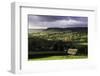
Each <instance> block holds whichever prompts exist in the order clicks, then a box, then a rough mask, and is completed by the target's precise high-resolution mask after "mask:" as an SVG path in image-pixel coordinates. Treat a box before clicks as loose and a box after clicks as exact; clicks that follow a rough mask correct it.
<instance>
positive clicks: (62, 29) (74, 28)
mask: <svg viewBox="0 0 100 76" xmlns="http://www.w3.org/2000/svg"><path fill="white" fill-rule="evenodd" d="M87 30H88V28H87V27H71V28H57V27H56V28H47V29H29V30H28V31H29V33H32V32H43V31H51V32H53V31H56V32H57V31H58V32H61V31H87Z"/></svg>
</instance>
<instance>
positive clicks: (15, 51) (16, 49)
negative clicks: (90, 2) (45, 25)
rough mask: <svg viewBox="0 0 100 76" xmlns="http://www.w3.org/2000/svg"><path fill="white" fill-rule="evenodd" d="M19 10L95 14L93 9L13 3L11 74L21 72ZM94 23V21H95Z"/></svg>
mask: <svg viewBox="0 0 100 76" xmlns="http://www.w3.org/2000/svg"><path fill="white" fill-rule="evenodd" d="M21 8H39V9H41V8H42V9H52V10H53V9H56V10H72V11H91V12H94V13H95V17H96V8H94V7H75V6H74V7H73V6H68V8H56V7H44V6H34V4H30V3H20V2H13V3H12V4H11V72H12V73H21V72H22V70H23V69H22V51H21V49H22V48H21V37H22V34H21V25H22V24H21V12H22V11H21ZM95 23H96V21H95Z"/></svg>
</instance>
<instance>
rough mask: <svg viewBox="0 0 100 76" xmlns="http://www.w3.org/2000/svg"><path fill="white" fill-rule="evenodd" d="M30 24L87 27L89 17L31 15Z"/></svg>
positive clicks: (29, 17)
mask: <svg viewBox="0 0 100 76" xmlns="http://www.w3.org/2000/svg"><path fill="white" fill-rule="evenodd" d="M28 21H29V24H30V26H41V27H87V25H88V17H78V16H49V15H29V16H28Z"/></svg>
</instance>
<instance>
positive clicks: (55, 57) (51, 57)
mask: <svg viewBox="0 0 100 76" xmlns="http://www.w3.org/2000/svg"><path fill="white" fill-rule="evenodd" d="M86 58H88V57H87V56H70V55H69V56H48V57H44V58H33V59H29V60H63V59H86Z"/></svg>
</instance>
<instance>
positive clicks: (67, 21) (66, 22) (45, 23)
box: [29, 19, 87, 29]
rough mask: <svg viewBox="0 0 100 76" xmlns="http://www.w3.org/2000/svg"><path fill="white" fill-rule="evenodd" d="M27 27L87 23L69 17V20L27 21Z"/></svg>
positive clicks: (73, 25) (43, 27)
mask: <svg viewBox="0 0 100 76" xmlns="http://www.w3.org/2000/svg"><path fill="white" fill-rule="evenodd" d="M29 24H30V25H29V28H33V29H47V28H48V27H60V28H67V27H82V26H81V25H87V23H86V22H82V21H79V20H74V19H69V20H65V19H63V20H56V21H52V22H32V23H29Z"/></svg>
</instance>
